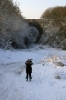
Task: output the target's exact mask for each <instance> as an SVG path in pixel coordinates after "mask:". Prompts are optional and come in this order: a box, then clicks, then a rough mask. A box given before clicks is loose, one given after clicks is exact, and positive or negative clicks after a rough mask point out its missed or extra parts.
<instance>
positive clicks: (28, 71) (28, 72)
mask: <svg viewBox="0 0 66 100" xmlns="http://www.w3.org/2000/svg"><path fill="white" fill-rule="evenodd" d="M25 64H26V79H27V81H28V78H29V80H30V81H31V79H32V77H31V73H32V67H31V65H32V64H33V62H32V59H28V60H27V61H26V62H25Z"/></svg>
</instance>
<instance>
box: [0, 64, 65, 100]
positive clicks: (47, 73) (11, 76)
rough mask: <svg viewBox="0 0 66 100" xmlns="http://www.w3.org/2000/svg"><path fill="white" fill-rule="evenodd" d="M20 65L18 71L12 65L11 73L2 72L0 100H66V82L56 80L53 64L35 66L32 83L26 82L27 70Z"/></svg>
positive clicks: (7, 70) (6, 70)
mask: <svg viewBox="0 0 66 100" xmlns="http://www.w3.org/2000/svg"><path fill="white" fill-rule="evenodd" d="M18 65H19V67H17V66H16V69H14V68H13V65H12V66H11V70H10V71H9V69H10V68H9V69H8V68H6V69H4V70H3V71H4V73H5V74H4V73H3V72H2V71H1V72H0V77H2V78H1V80H0V82H1V83H0V86H1V87H0V100H44V99H45V100H66V85H65V83H66V80H63V81H62V80H58V79H55V72H56V70H57V69H56V68H55V67H54V65H53V64H52V63H46V64H45V65H44V66H43V65H42V64H36V65H33V66H32V68H33V73H32V81H31V82H30V81H28V82H27V81H26V80H25V74H26V73H25V70H24V71H23V72H22V71H21V69H22V67H21V65H20V64H18ZM18 69H19V70H18ZM22 70H23V69H22ZM20 71H21V73H19V72H20ZM2 73H3V74H2ZM1 75H2V76H1ZM3 79H4V80H3ZM2 84H3V85H2Z"/></svg>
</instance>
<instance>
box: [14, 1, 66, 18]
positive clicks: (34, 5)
mask: <svg viewBox="0 0 66 100" xmlns="http://www.w3.org/2000/svg"><path fill="white" fill-rule="evenodd" d="M13 1H14V2H16V3H17V5H18V6H19V8H20V10H21V12H22V15H23V16H24V17H25V18H27V19H39V18H40V17H41V15H42V13H43V12H44V11H45V10H46V9H47V8H49V7H55V6H66V0H13Z"/></svg>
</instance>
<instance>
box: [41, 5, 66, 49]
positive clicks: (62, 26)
mask: <svg viewBox="0 0 66 100" xmlns="http://www.w3.org/2000/svg"><path fill="white" fill-rule="evenodd" d="M41 18H42V20H43V30H44V32H43V34H42V36H41V38H40V42H41V43H42V44H44V45H45V44H46V45H49V46H51V47H58V48H62V49H65V50H66V46H65V45H66V42H65V39H66V6H64V7H61V6H60V7H53V8H48V9H47V10H46V11H45V12H44V13H43V15H42V16H41Z"/></svg>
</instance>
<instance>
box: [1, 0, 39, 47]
mask: <svg viewBox="0 0 66 100" xmlns="http://www.w3.org/2000/svg"><path fill="white" fill-rule="evenodd" d="M38 35H39V32H38V30H37V29H36V28H34V27H31V26H29V25H28V23H26V22H25V20H24V18H23V16H22V15H21V12H20V10H19V7H18V6H17V5H14V4H13V2H12V0H0V47H1V48H6V49H7V48H9V47H10V46H11V47H13V48H26V47H28V45H29V44H31V43H35V42H36V41H37V37H38Z"/></svg>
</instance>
